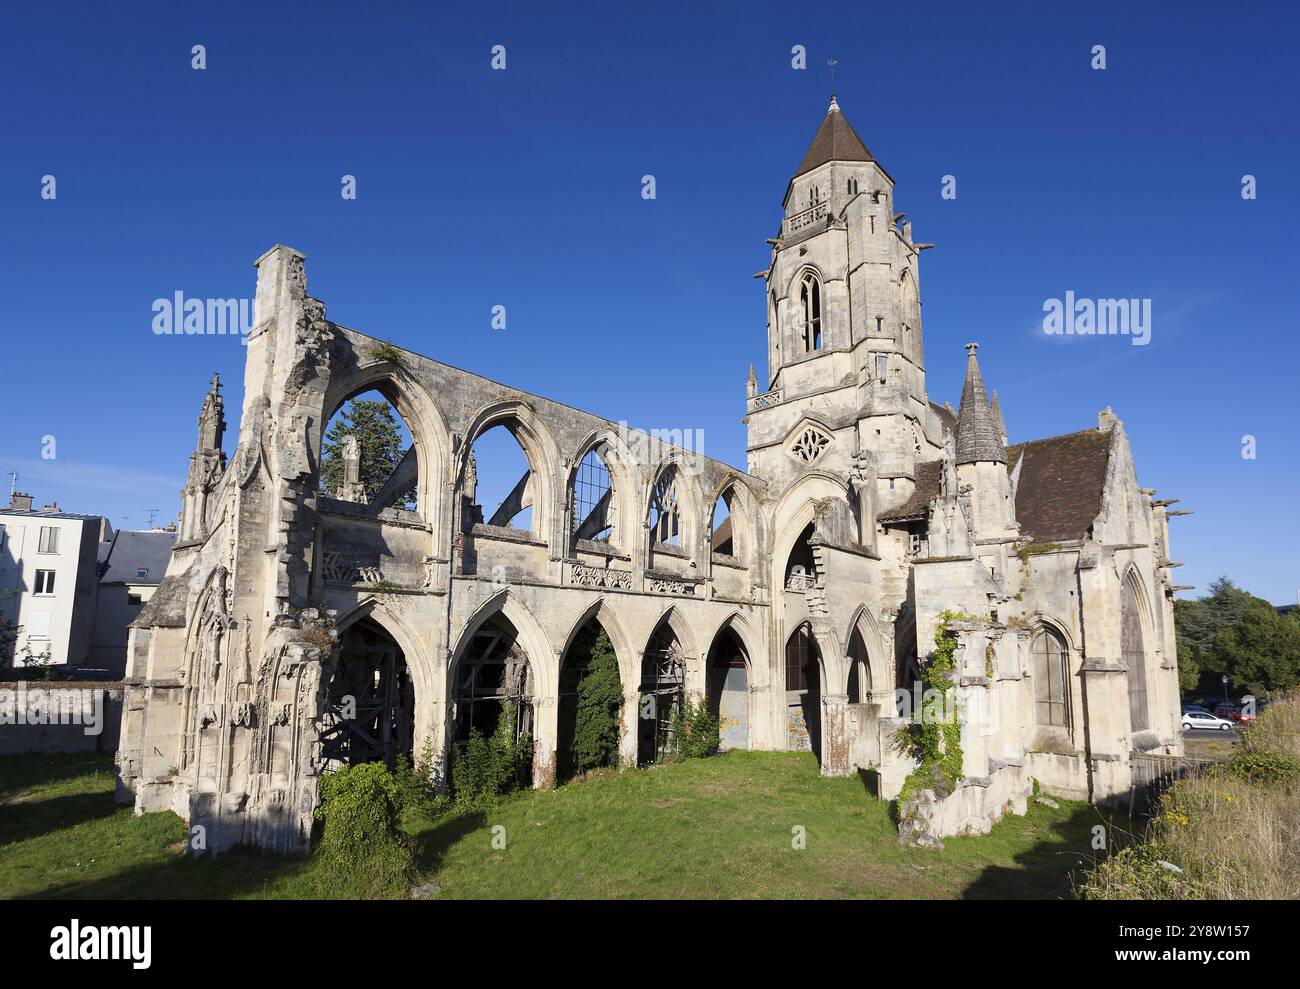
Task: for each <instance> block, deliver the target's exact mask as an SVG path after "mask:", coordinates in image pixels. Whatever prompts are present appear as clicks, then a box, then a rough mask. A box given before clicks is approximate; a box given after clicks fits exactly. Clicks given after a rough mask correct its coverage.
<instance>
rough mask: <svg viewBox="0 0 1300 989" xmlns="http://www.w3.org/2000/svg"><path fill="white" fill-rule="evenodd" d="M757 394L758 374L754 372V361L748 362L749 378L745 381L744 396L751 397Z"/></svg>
mask: <svg viewBox="0 0 1300 989" xmlns="http://www.w3.org/2000/svg"><path fill="white" fill-rule="evenodd" d="M757 394H758V375H757V374H756V373H755V372H754V362H753V361H750V362H749V378H748V380H746V381H745V397H746V398H753V397H754V396H755V395H757Z"/></svg>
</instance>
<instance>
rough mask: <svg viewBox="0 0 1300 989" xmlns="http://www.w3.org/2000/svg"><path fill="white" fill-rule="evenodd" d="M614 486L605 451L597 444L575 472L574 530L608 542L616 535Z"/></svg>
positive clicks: (574, 532)
mask: <svg viewBox="0 0 1300 989" xmlns="http://www.w3.org/2000/svg"><path fill="white" fill-rule="evenodd" d="M614 522H615V518H614V487H613V484H612V483H611V481H610V477H609V467H608V466H607V465H606V463H605V459H604V457H603V456H602V454H601V452H600V451H598V450H597V449H595V448H593V449H591V450H588V451H587V455H586V456H585V457H583V458H582V462H581V463H580V464H578V470H577V472H576V473H575V474H574V476H573V534H574V537H575V538H577V539H590V540H592V541H593V542H600V543H607V542H611V541H612V540H613V538H614Z"/></svg>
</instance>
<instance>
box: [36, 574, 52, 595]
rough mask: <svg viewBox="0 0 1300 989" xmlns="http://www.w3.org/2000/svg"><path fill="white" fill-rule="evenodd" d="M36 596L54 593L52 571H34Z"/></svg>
mask: <svg viewBox="0 0 1300 989" xmlns="http://www.w3.org/2000/svg"><path fill="white" fill-rule="evenodd" d="M34 593H36V594H53V593H54V571H53V570H37V571H36V589H35V591H34Z"/></svg>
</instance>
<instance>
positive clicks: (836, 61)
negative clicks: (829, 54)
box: [826, 58, 840, 99]
mask: <svg viewBox="0 0 1300 989" xmlns="http://www.w3.org/2000/svg"><path fill="white" fill-rule="evenodd" d="M826 64H827V65H829V66H830V67H831V99H835V66H837V65H839V64H840V63H839V59H836V58H828V59H827V60H826Z"/></svg>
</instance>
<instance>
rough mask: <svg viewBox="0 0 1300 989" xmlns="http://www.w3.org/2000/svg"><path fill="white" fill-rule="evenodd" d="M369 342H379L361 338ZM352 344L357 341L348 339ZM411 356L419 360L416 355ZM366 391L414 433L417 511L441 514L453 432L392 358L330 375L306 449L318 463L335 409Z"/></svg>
mask: <svg viewBox="0 0 1300 989" xmlns="http://www.w3.org/2000/svg"><path fill="white" fill-rule="evenodd" d="M357 336H358V337H359V338H360V339H361V340H364V341H366V342H369V343H371V344H377V343H378V341H375V340H371V339H370V338H369V337H360V335H359V334H358V335H357ZM349 342H350V343H352V346H353V347H354V348H355V347H356V346H357V342H356V341H351V340H349ZM409 358H410V359H411V360H418V359H419V358H418V357H417V355H415V354H411V355H409ZM368 391H377V392H379V394H380V395H382V396H383V397H384V399H385V400H386V401H387V402H388V403H389V404H390V405H392V407H393V408H394V409H395V410H397V414H398V415H400V416H401V417H402V419H403V420H404V421H405V422H406V428H407V429H408V430H409V431H410V434H411V448H412V450H413V456H414V457H415V461H416V470H415V475H416V480H415V484H416V508H415V510H416V512H418V513H419V515H420V517H421V518H423V519H425V520H426V521H436V520H438V519H441V518H442V515H443V511H444V509H445V507H446V503H445V497H446V495H445V492H446V488H447V485H446V484H445V483H444V479H445V478H446V477H447V476H448V474H447V471H448V465H449V464H450V463H451V459H452V458H451V431H450V429H449V428H448V426H447V421H446V419H445V418H444V417H443V414H442V410H441V409H440V408H439V407H438V405H437V403H436V402H434V400H433V398H432V397H431V396H430V395H429V393H428V392H427V391H425V389H424V387H423V386H422V385H421V384H420V383H419V382H418V381H417V380H416V379H415V377H414V376H413V375H412V374H411V373H410V371H409V370H407V369H406V368H405V367H399V366H398V365H396V364H394V363H393V362H391V361H387V360H383V361H374V362H371V363H368V364H366V365H365V366H363V367H358V368H356V369H353V370H350V371H345V372H343V373H335V374H332V375H331V377H330V380H329V385H328V386H327V388H326V390H325V396H324V400H323V403H322V406H321V421H320V422H319V423H311V424H309V430H310V431H311V432H310V434H309V442H308V449H309V450H312V451H314V455H315V456H316V457H317V461H316V467H317V469H318V470H319V467H320V460H319V457H320V451H321V444H322V443H323V442H324V433H325V428H326V426H327V425H328V424H329V421H330V420H331V419H332V418H333V417H334V415H335V413H337V412H338V410H339V409H341V408H342V407H343V406H344V404H346V403H347V402H348V401H350V400H351V399H353V398H355V397H356V396H358V395H361V394H363V393H365V392H368Z"/></svg>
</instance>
